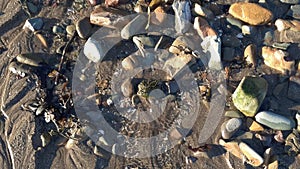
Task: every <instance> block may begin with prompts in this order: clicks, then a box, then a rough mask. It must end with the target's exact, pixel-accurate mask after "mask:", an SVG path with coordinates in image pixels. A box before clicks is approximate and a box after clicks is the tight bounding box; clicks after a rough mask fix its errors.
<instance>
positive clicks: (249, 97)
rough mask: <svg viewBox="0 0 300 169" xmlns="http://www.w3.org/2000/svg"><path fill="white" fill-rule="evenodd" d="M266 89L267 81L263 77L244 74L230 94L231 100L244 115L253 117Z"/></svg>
mask: <svg viewBox="0 0 300 169" xmlns="http://www.w3.org/2000/svg"><path fill="white" fill-rule="evenodd" d="M267 90H268V83H267V81H266V80H265V79H264V78H262V77H250V76H246V77H244V78H243V79H242V81H241V82H240V84H239V86H238V87H237V88H236V90H235V91H234V93H233V94H232V101H233V103H234V105H235V107H236V108H237V109H238V110H240V111H241V112H242V113H243V114H244V115H245V116H249V117H253V116H254V115H255V114H256V113H257V111H258V109H259V107H260V106H261V104H262V102H263V100H264V98H265V96H266V94H267Z"/></svg>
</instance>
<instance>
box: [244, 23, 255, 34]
mask: <svg viewBox="0 0 300 169" xmlns="http://www.w3.org/2000/svg"><path fill="white" fill-rule="evenodd" d="M242 33H243V34H244V35H255V34H256V33H257V29H256V27H254V26H251V25H243V26H242Z"/></svg>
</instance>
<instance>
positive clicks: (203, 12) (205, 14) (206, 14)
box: [193, 3, 214, 19]
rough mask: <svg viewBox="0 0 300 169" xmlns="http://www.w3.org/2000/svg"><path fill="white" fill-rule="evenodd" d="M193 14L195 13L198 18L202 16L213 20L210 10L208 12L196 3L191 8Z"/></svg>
mask: <svg viewBox="0 0 300 169" xmlns="http://www.w3.org/2000/svg"><path fill="white" fill-rule="evenodd" d="M193 12H195V13H196V14H197V15H199V16H203V17H205V18H208V19H213V18H214V14H213V12H212V11H211V10H209V9H207V8H205V7H202V6H201V5H199V4H198V3H195V7H194V8H193Z"/></svg>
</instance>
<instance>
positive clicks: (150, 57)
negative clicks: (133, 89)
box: [121, 51, 155, 70]
mask: <svg viewBox="0 0 300 169" xmlns="http://www.w3.org/2000/svg"><path fill="white" fill-rule="evenodd" d="M154 59H155V58H154V54H152V53H148V52H146V56H145V57H143V56H142V54H141V53H140V51H137V52H135V53H133V54H131V55H129V56H127V57H126V58H125V59H123V61H122V63H121V64H122V66H123V68H124V69H126V70H132V69H134V68H137V67H139V66H150V65H151V64H152V63H153V62H154Z"/></svg>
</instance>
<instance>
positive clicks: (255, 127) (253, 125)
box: [246, 118, 264, 131]
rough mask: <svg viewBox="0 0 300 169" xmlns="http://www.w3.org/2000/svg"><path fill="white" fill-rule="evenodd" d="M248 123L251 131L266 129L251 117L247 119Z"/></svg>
mask: <svg viewBox="0 0 300 169" xmlns="http://www.w3.org/2000/svg"><path fill="white" fill-rule="evenodd" d="M246 124H247V127H248V128H249V130H250V131H264V128H263V127H262V126H261V125H260V124H258V123H257V122H256V121H254V120H253V119H251V118H248V119H247V122H246Z"/></svg>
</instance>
